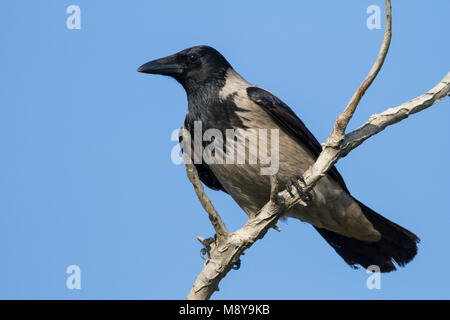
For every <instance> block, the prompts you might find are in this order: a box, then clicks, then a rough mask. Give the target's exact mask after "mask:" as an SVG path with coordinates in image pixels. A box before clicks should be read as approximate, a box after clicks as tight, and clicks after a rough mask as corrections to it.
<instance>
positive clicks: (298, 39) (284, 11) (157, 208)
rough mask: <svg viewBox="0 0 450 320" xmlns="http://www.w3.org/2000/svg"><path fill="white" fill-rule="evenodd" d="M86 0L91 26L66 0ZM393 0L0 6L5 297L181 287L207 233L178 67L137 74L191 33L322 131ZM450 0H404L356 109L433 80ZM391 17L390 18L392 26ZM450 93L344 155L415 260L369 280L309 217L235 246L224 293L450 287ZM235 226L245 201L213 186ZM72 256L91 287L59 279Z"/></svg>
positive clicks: (404, 295)
mask: <svg viewBox="0 0 450 320" xmlns="http://www.w3.org/2000/svg"><path fill="white" fill-rule="evenodd" d="M72 4H76V5H78V6H80V8H81V19H82V20H81V29H80V30H68V29H67V28H66V19H67V17H68V14H66V8H67V7H68V6H69V5H72ZM372 4H376V5H379V6H380V7H381V8H383V1H379V0H369V1H366V0H364V1H363V0H357V1H356V0H352V1H345V2H338V1H307V2H306V1H305V2H300V1H283V2H275V1H253V0H252V1H250V0H249V1H227V2H223V1H222V2H219V1H198V0H195V1H151V2H150V1H147V2H146V1H114V2H106V1H99V0H89V1H86V0H85V1H81V0H79V1H75V2H72V1H62V0H61V1H43V0H42V1H3V2H2V5H1V10H0V26H1V28H0V40H1V43H2V45H1V50H0V61H1V72H0V148H1V149H0V150H1V151H0V152H1V157H0V256H1V261H2V262H1V264H0V298H8V299H10V298H25V299H47V298H58V299H81V298H83V299H94V298H106V299H109V298H115V299H122V298H123V299H179V298H184V297H185V295H186V294H187V293H188V291H189V289H190V287H191V286H192V284H193V281H194V279H195V277H196V275H197V274H198V273H199V271H200V269H201V266H202V263H203V261H202V260H201V259H200V256H199V251H200V249H201V246H200V244H199V243H198V242H197V240H196V237H197V236H198V235H202V236H204V237H207V236H211V235H212V234H213V230H212V228H211V226H210V224H209V220H208V219H207V216H206V214H205V213H204V212H203V211H202V209H201V206H200V204H199V202H198V200H197V198H196V197H195V195H194V191H193V188H192V186H191V185H190V183H189V181H188V180H187V178H186V176H185V173H184V166H182V165H181V166H176V165H174V164H173V163H172V162H171V159H170V152H171V150H172V148H173V146H174V144H175V143H174V142H173V141H171V140H170V134H171V133H172V131H173V130H174V129H176V128H178V127H180V125H181V124H182V122H183V120H184V116H185V111H186V97H185V93H184V91H183V89H182V88H181V86H180V85H178V84H177V83H176V82H175V81H174V80H172V79H169V78H163V77H159V76H149V75H143V74H139V73H137V72H136V68H137V67H138V66H140V65H141V64H143V63H145V62H147V61H149V60H152V59H155V58H159V57H163V56H166V55H169V54H172V53H175V52H177V51H179V50H181V49H184V48H186V47H190V46H193V45H199V44H208V45H211V46H213V47H215V48H217V49H218V50H219V51H221V52H222V53H223V54H224V55H225V56H226V57H227V59H228V60H229V61H230V62H231V64H232V65H233V66H234V67H235V69H236V70H237V71H238V72H239V73H241V74H242V75H243V76H244V77H245V78H246V79H247V80H249V81H250V82H252V83H255V84H257V85H259V86H262V87H265V88H267V89H268V90H270V91H272V92H274V93H275V94H276V95H277V96H279V97H280V98H281V99H283V100H284V101H285V102H286V103H288V104H289V105H290V106H291V108H292V109H293V110H294V111H295V112H296V113H297V114H298V115H299V116H300V117H301V118H302V119H303V120H304V122H305V123H306V124H307V126H308V127H309V128H310V130H311V131H312V132H313V133H314V134H315V135H316V137H317V138H318V139H319V140H320V141H324V140H325V138H326V137H327V135H328V134H329V132H330V131H331V128H332V125H333V123H334V120H335V118H336V116H337V114H338V113H339V112H340V111H341V110H342V108H343V107H344V106H345V104H346V103H347V101H348V99H349V98H350V97H351V95H352V94H353V92H354V90H355V89H356V88H357V86H358V85H359V83H360V82H361V81H362V80H363V78H364V77H365V75H366V74H367V72H368V70H369V69H370V67H371V65H372V63H373V61H374V59H375V57H376V54H377V52H378V49H379V46H380V43H381V39H382V37H383V30H369V29H368V28H367V27H366V19H367V17H368V14H367V13H366V8H367V7H368V6H369V5H372ZM449 11H450V2H449V1H446V0H436V1H431V2H429V3H427V5H425V6H424V5H423V3H422V2H420V1H393V38H392V45H391V49H390V51H389V54H388V57H387V60H386V63H385V66H384V67H383V69H382V71H381V72H380V75H379V77H378V78H377V79H376V80H375V82H374V84H373V86H372V87H371V88H370V90H369V91H368V92H367V94H366V95H365V97H364V98H363V101H362V103H361V104H360V107H359V110H358V111H357V114H356V115H355V117H354V119H353V120H352V123H351V128H356V127H358V126H359V125H360V124H362V123H363V122H364V121H366V120H367V118H368V117H369V116H370V115H371V114H373V113H376V112H381V111H383V110H384V109H386V108H388V107H392V106H396V105H398V104H399V103H402V102H404V101H406V100H409V99H412V98H414V97H416V96H417V95H419V94H422V93H424V92H425V91H427V90H429V89H430V88H432V87H433V86H434V85H435V84H436V83H437V82H439V81H440V80H441V78H442V77H444V75H445V74H446V73H447V72H448V71H450V65H449V64H450V63H449V60H448V52H449V51H450V43H449V42H448V41H447V39H446V38H445V35H446V30H447V27H448V12H449ZM382 25H383V27H384V23H383V24H382ZM449 107H450V99H445V100H444V101H442V102H440V103H439V104H437V105H436V106H434V107H432V108H431V109H429V110H426V111H424V112H422V113H420V114H418V115H415V116H413V117H411V118H410V119H407V120H406V121H404V122H402V123H400V124H397V125H396V126H394V127H390V128H388V129H387V130H386V131H384V132H383V133H381V134H379V135H377V136H376V137H374V138H372V139H370V140H369V141H367V142H366V143H365V144H363V145H362V146H360V147H359V148H358V149H357V150H355V151H354V152H352V153H351V154H350V155H349V156H347V157H346V158H345V159H342V160H341V161H340V162H339V163H338V165H337V166H338V169H339V170H340V172H341V173H342V175H343V176H344V178H345V180H346V183H347V185H348V187H349V189H350V190H351V191H352V194H353V195H354V196H355V197H357V198H358V199H359V200H361V201H362V202H364V203H366V204H367V205H368V206H370V207H372V208H373V209H374V210H376V211H378V212H379V213H381V214H383V215H384V216H386V217H387V218H389V219H391V220H393V221H395V222H397V223H399V224H401V225H402V226H404V227H406V228H408V229H410V230H412V231H413V232H415V233H416V234H417V235H418V236H419V237H420V238H421V239H422V242H421V244H420V247H419V254H418V255H417V257H416V259H415V260H414V261H413V262H412V263H410V264H409V265H407V267H406V268H401V269H400V270H399V271H397V272H394V273H391V274H386V275H382V278H381V289H380V290H368V289H367V287H366V279H367V277H368V275H367V274H366V272H365V270H363V269H360V270H356V271H355V270H352V269H350V268H349V267H348V266H347V265H346V264H345V263H344V262H343V261H342V259H341V258H340V257H339V256H338V255H337V254H335V253H334V251H333V249H332V248H331V247H329V246H328V245H327V244H326V243H325V241H324V240H323V239H322V238H321V237H320V236H319V235H318V234H317V233H316V232H315V230H314V229H313V228H312V227H311V226H310V225H307V224H303V223H300V222H299V221H296V220H289V221H288V223H287V224H285V223H280V224H279V226H280V227H281V229H282V232H281V233H277V232H275V231H270V232H269V233H268V234H267V236H266V237H265V238H264V240H262V241H259V242H257V243H256V244H255V245H254V246H253V247H252V248H251V249H249V250H248V251H247V252H246V254H245V256H243V257H242V266H241V269H240V270H239V271H232V272H230V273H229V275H228V276H227V277H226V279H224V280H223V281H222V283H221V285H220V292H218V293H216V294H215V295H214V298H216V299H219V298H220V299H232V298H237V299H354V298H359V299H408V298H411V299H416V298H424V299H430V298H433V299H435V298H437V299H439V298H447V299H448V298H449V293H448V287H449V285H450V279H449V276H448V270H449V269H450V252H449V250H448V245H449V243H450V234H449V232H448V230H449V227H450V215H449V213H450V204H449V201H448V198H449V185H448V181H449V179H450V172H449V169H448V157H449V156H450V154H449V152H448V148H446V144H447V143H448V139H449V137H450V126H449V125H448V119H449V118H450V108H449ZM209 194H210V195H211V198H212V200H213V202H214V204H215V205H216V207H217V209H218V210H219V212H220V213H221V214H222V216H223V218H224V220H225V222H226V223H227V225H228V227H229V228H230V229H232V230H234V229H237V228H239V227H240V226H241V225H242V224H243V223H244V222H245V219H246V216H245V214H244V213H243V211H242V210H241V209H239V207H238V206H237V205H236V204H234V202H233V201H232V200H231V198H229V197H228V196H227V195H225V194H222V193H217V192H213V191H209ZM69 265H78V266H79V267H80V268H81V289H80V290H68V289H67V288H66V279H67V277H68V275H67V274H66V273H65V271H66V268H67V267H68V266H69Z"/></svg>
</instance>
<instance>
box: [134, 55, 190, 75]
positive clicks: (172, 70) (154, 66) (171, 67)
mask: <svg viewBox="0 0 450 320" xmlns="http://www.w3.org/2000/svg"><path fill="white" fill-rule="evenodd" d="M168 60H169V59H168V58H164V59H158V60H154V61H150V62H147V63H146V64H143V65H142V66H140V67H139V69H137V71H138V72H143V73H150V74H161V75H165V76H174V75H177V74H181V73H182V72H183V67H182V66H181V65H179V64H178V63H173V62H171V61H168ZM170 60H172V59H170Z"/></svg>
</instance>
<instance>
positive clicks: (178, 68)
mask: <svg viewBox="0 0 450 320" xmlns="http://www.w3.org/2000/svg"><path fill="white" fill-rule="evenodd" d="M230 67H231V65H230V64H229V63H228V61H227V60H226V59H225V58H224V57H223V56H222V55H221V54H220V52H218V51H217V50H216V49H214V48H211V47H208V46H197V47H192V48H188V49H185V50H183V51H180V52H178V53H176V54H174V55H171V56H168V57H165V58H161V59H157V60H154V61H150V62H148V63H146V64H144V65H142V66H141V67H139V69H138V70H137V71H138V72H143V73H150V74H161V75H165V76H171V77H173V78H175V79H176V80H177V81H178V82H179V83H181V84H182V85H183V87H184V88H185V89H186V91H187V92H188V93H190V92H192V91H195V90H196V89H197V88H199V87H201V86H204V85H205V84H208V83H214V82H221V81H224V79H225V74H226V72H227V70H228V68H230Z"/></svg>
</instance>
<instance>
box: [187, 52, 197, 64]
mask: <svg viewBox="0 0 450 320" xmlns="http://www.w3.org/2000/svg"><path fill="white" fill-rule="evenodd" d="M198 58H199V57H198V55H196V54H194V53H192V54H190V55H188V60H189V62H191V63H194V62H197V61H198Z"/></svg>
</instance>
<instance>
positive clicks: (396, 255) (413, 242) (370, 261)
mask: <svg viewBox="0 0 450 320" xmlns="http://www.w3.org/2000/svg"><path fill="white" fill-rule="evenodd" d="M355 201H357V202H358V204H359V205H360V207H361V209H362V211H363V213H364V215H365V216H366V218H367V219H368V220H369V221H370V222H371V223H372V225H373V226H374V228H375V229H376V230H378V231H379V232H380V233H381V239H380V241H378V242H366V241H361V240H357V239H354V238H348V237H345V236H342V235H340V234H338V233H335V232H333V231H329V230H326V229H322V228H316V229H317V231H318V232H319V233H320V234H321V235H322V237H324V238H325V240H326V241H327V242H328V243H329V244H330V245H331V246H332V247H333V248H334V250H336V252H337V253H338V254H339V255H340V256H341V257H342V258H343V259H344V260H345V262H347V263H348V264H349V265H350V266H351V267H352V268H355V269H356V268H357V266H356V265H358V264H359V265H361V266H363V267H364V268H366V269H367V268H368V267H369V266H371V265H377V266H378V267H379V268H380V270H381V272H390V271H394V270H396V268H395V265H394V263H393V261H392V260H394V261H395V262H396V263H397V264H398V265H399V266H402V267H403V266H404V265H405V264H407V263H408V262H410V261H411V260H412V259H413V258H414V257H415V255H416V254H417V243H418V242H420V239H419V238H418V237H417V236H416V235H415V234H413V233H412V232H410V231H408V230H406V229H404V228H402V227H401V226H399V225H398V224H395V223H394V222H392V221H389V220H388V219H386V218H384V217H383V216H381V215H379V214H378V213H376V212H375V211H373V210H372V209H370V208H368V207H366V206H365V205H364V204H362V203H361V202H359V201H358V200H356V199H355Z"/></svg>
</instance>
